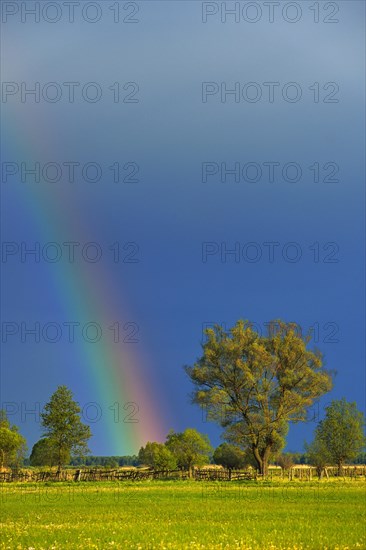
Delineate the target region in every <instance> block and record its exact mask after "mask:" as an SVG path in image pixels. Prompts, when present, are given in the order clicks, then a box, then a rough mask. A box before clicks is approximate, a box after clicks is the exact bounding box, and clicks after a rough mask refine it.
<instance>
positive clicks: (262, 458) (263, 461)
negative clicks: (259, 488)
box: [253, 445, 271, 477]
mask: <svg viewBox="0 0 366 550" xmlns="http://www.w3.org/2000/svg"><path fill="white" fill-rule="evenodd" d="M270 451H271V448H270V447H266V448H265V449H264V451H263V452H262V454H261V453H260V452H259V449H258V447H255V446H254V445H253V455H254V458H255V461H256V463H257V465H258V470H259V473H260V474H261V475H263V476H264V477H266V476H267V475H268V459H269V454H270Z"/></svg>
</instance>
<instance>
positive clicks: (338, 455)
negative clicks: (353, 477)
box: [307, 398, 366, 474]
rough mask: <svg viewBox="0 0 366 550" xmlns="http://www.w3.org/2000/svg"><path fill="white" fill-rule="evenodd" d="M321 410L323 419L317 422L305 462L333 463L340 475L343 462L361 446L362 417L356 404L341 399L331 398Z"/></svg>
mask: <svg viewBox="0 0 366 550" xmlns="http://www.w3.org/2000/svg"><path fill="white" fill-rule="evenodd" d="M325 410H326V414H325V418H324V420H321V421H320V422H319V424H318V426H317V428H316V430H315V437H314V440H313V442H312V443H311V444H310V445H308V446H307V452H308V455H309V461H310V462H312V463H313V464H314V466H317V465H319V466H325V465H326V464H335V465H337V466H338V472H339V474H340V473H341V471H342V467H343V465H344V464H345V463H346V462H350V461H352V460H355V459H356V458H357V456H358V455H359V454H360V452H361V451H363V450H364V448H365V444H366V439H365V435H364V426H365V416H364V414H363V413H362V412H361V411H359V410H358V409H357V405H356V403H354V402H353V403H349V402H347V401H346V399H345V398H343V399H341V400H339V401H337V400H333V401H332V402H331V403H330V405H329V406H328V407H326V409H325Z"/></svg>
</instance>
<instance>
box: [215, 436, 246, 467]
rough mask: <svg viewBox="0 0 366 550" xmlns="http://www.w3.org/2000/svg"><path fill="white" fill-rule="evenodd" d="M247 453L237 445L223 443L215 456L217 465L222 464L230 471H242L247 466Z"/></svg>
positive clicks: (216, 450)
mask: <svg viewBox="0 0 366 550" xmlns="http://www.w3.org/2000/svg"><path fill="white" fill-rule="evenodd" d="M246 459H247V457H246V453H245V452H244V451H242V450H241V449H240V448H239V447H237V446H236V445H230V443H221V445H219V446H218V447H217V448H216V449H215V451H214V454H213V460H214V462H215V464H221V466H224V468H227V469H228V470H234V469H238V470H239V469H240V468H244V467H245V466H246V462H247V460H246Z"/></svg>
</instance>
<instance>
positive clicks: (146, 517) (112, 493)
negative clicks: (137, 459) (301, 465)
mask: <svg viewBox="0 0 366 550" xmlns="http://www.w3.org/2000/svg"><path fill="white" fill-rule="evenodd" d="M1 495H2V505H1V509H2V514H1V520H2V526H1V531H2V535H1V546H0V548H1V549H8V548H9V549H16V548H17V549H28V550H29V549H35V550H41V549H47V550H50V549H73V550H77V549H81V548H95V549H101V550H104V549H129V548H133V549H153V548H158V549H162V548H166V549H179V548H189V549H198V548H200V549H201V548H206V549H209V548H212V549H214V548H226V549H238V548H241V549H243V550H244V549H245V550H249V549H251V550H285V549H286V550H287V549H288V550H305V549H310V550H327V549H328V550H330V549H333V550H335V549H339V550H341V549H342V550H346V549H349V550H351V549H354V548H357V549H365V548H366V528H365V511H366V496H365V484H364V482H361V481H348V482H346V481H342V480H339V481H324V482H321V483H318V482H311V483H309V482H308V483H300V482H282V483H280V482H273V483H268V484H267V483H264V482H261V483H258V484H257V483H255V482H246V483H239V482H238V483H235V482H232V483H222V482H221V483H217V482H186V481H180V482H167V481H166V482H159V481H152V482H140V483H138V482H136V483H133V484H128V483H119V484H118V483H84V484H76V483H73V484H71V483H70V484H64V483H50V484H37V485H35V484H30V483H28V484H6V485H3V486H2V493H1Z"/></svg>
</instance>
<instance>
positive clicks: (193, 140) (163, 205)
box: [2, 1, 365, 454]
mask: <svg viewBox="0 0 366 550" xmlns="http://www.w3.org/2000/svg"><path fill="white" fill-rule="evenodd" d="M28 4H31V2H28ZM81 4H83V3H81ZM84 4H85V3H84ZM112 4H113V3H112V2H110V3H109V2H104V3H101V4H100V6H101V13H102V16H101V19H100V21H98V22H96V23H94V24H92V23H89V22H88V21H85V18H84V19H83V17H82V16H81V15H80V13H79V12H76V15H75V22H74V23H69V22H68V15H67V14H66V13H65V12H63V13H62V14H61V15H62V17H61V19H60V21H58V22H56V23H54V24H51V23H49V22H48V21H47V20H45V19H47V17H48V18H52V17H55V15H53V14H52V12H51V11H50V12H49V14H48V15H47V14H46V15H45V14H43V15H42V13H41V15H40V22H39V23H33V22H32V20H31V19H30V18H26V21H25V22H24V23H22V22H21V15H22V14H21V13H20V12H19V13H17V14H15V15H12V16H10V15H9V16H8V17H7V21H6V24H4V25H3V27H4V33H3V38H2V46H3V47H2V56H3V67H4V69H3V80H4V81H6V82H8V83H9V82H10V83H13V84H10V85H9V87H8V88H6V91H7V92H9V93H8V95H6V97H5V99H4V96H3V100H4V101H5V100H6V102H3V105H2V111H3V121H4V122H3V132H4V138H8V139H7V140H6V141H4V143H3V155H2V157H3V162H7V163H15V165H16V169H17V170H18V172H17V174H15V175H12V173H11V172H12V170H15V168H14V166H15V165H13V164H12V165H10V164H7V165H6V167H5V168H4V169H5V173H6V174H8V176H7V181H4V177H3V218H2V219H3V226H2V232H3V241H5V243H9V242H11V243H15V245H14V246H15V249H14V250H16V253H14V254H13V255H8V256H6V255H5V259H4V256H3V265H2V267H3V273H4V278H3V312H2V318H3V329H4V322H5V323H14V324H15V325H13V326H17V327H18V328H19V332H18V333H17V334H16V335H14V336H10V335H9V336H8V337H6V336H5V337H4V330H3V355H2V381H3V388H2V392H3V393H2V400H3V401H5V402H7V403H10V402H11V403H16V405H14V411H15V410H16V411H17V412H16V413H15V414H13V415H12V419H13V421H14V422H16V423H18V424H20V425H21V430H22V432H23V433H24V434H25V435H26V436H27V438H28V440H29V444H30V445H32V444H33V443H34V441H35V440H36V439H37V438H38V437H39V434H40V431H39V425H38V424H37V423H36V422H34V420H33V419H32V418H31V417H26V418H22V417H21V413H20V411H21V409H22V403H23V404H24V403H25V404H26V405H25V406H26V407H31V406H32V403H34V402H40V403H44V402H45V400H47V399H48V397H49V395H50V394H51V393H52V392H53V391H54V389H55V387H56V386H57V384H60V383H66V384H67V385H69V386H70V387H71V388H72V390H73V392H74V394H75V396H76V397H77V399H78V400H80V402H90V401H92V402H98V403H100V406H101V408H102V409H103V410H104V409H107V408H108V407H109V406H110V405H111V404H112V403H109V402H108V401H106V400H105V395H106V392H104V393H103V396H104V397H103V399H102V397H101V395H102V394H99V393H98V387H97V386H96V384H95V381H94V382H91V381H90V378H91V377H92V375H90V377H89V376H86V375H85V372H88V371H87V368H88V365H87V361H88V359H87V357H86V355H87V354H86V348H88V346H89V348H88V352H87V353H88V354H90V353H91V354H92V353H94V352H93V349H95V350H97V347H98V345H99V344H90V343H88V342H85V338H84V339H83V338H82V337H81V336H77V337H76V341H75V342H74V343H70V342H69V341H67V338H66V337H65V333H63V335H62V338H61V339H60V341H59V342H56V343H54V344H51V343H50V342H48V341H46V339H45V338H44V337H43V338H41V341H40V343H35V342H34V341H32V337H27V338H23V341H22V338H21V323H25V324H26V325H27V324H28V325H29V326H30V325H32V323H33V324H34V323H36V322H39V323H40V325H41V326H44V325H45V324H46V323H48V322H54V323H56V324H59V325H60V326H62V323H64V322H70V321H75V322H80V323H81V324H82V323H86V322H89V321H94V322H96V323H98V324H100V325H103V324H104V323H109V324H112V323H113V322H114V321H116V319H118V318H119V317H120V318H121V319H123V321H124V322H126V320H127V321H130V322H133V323H135V324H136V326H138V328H139V341H138V342H132V343H131V342H124V343H123V344H121V346H122V347H121V348H120V353H121V356H122V357H124V358H125V357H126V355H128V354H129V353H130V350H131V347H132V348H133V351H132V354H134V353H137V354H138V355H139V356H143V357H145V358H146V361H145V362H144V361H142V362H141V363H140V367H139V368H140V371H141V372H140V374H141V375H142V378H143V379H144V380H145V378H144V373H145V374H146V380H147V379H149V380H150V382H149V383H147V382H146V386H147V390H146V391H147V393H148V394H149V407H147V406H145V408H144V405H145V403H143V402H139V407H140V410H141V414H142V416H141V417H140V422H141V424H142V425H145V424H146V425H147V420H148V419H147V417H148V416H149V411H150V412H151V413H152V410H153V409H156V411H157V416H160V418H161V422H160V423H161V429H162V430H163V432H164V430H165V432H166V431H167V430H168V429H169V428H174V429H176V430H182V429H184V428H185V427H188V426H192V427H195V428H197V429H198V430H200V431H203V432H205V433H208V434H209V435H210V437H211V440H212V442H213V443H214V444H215V445H216V444H218V443H219V441H220V440H219V434H220V430H219V429H218V428H216V427H215V426H214V425H211V424H207V423H204V422H202V416H201V412H200V411H199V410H198V409H197V408H195V407H194V406H192V405H190V404H189V398H188V394H189V392H190V391H191V389H192V388H191V385H190V383H189V381H188V380H187V378H186V376H185V374H184V372H183V369H182V366H183V365H185V364H190V363H192V362H193V361H194V360H195V359H196V358H197V357H198V356H199V354H200V341H201V338H202V327H203V325H205V324H207V323H213V322H219V323H225V324H226V325H227V326H228V327H230V326H231V325H232V324H234V323H235V322H236V320H237V319H239V318H246V319H249V320H251V321H253V322H256V323H258V325H259V326H260V327H261V328H262V329H263V330H264V323H266V322H268V321H269V320H271V319H273V318H282V319H284V320H286V321H296V322H298V323H299V325H301V326H302V327H303V329H304V331H307V330H308V329H309V328H310V327H312V326H313V327H315V330H316V340H317V342H316V344H317V346H318V347H319V348H320V349H321V350H322V351H323V353H324V356H325V362H326V365H327V367H328V368H331V369H335V370H336V371H337V376H336V378H335V385H334V389H333V391H332V392H331V394H329V395H327V396H325V398H324V399H323V400H322V406H324V404H326V403H327V402H329V400H330V399H332V398H340V397H342V396H345V397H346V398H347V399H348V400H356V401H357V403H358V404H359V406H360V408H364V389H365V384H364V382H365V379H364V359H365V353H364V352H365V347H364V333H365V325H364V244H365V243H364V145H365V140H364V99H365V97H364V96H365V94H364V75H363V74H364V65H365V64H364V32H365V29H364V4H363V2H357V1H355V2H353V1H347V2H337V3H336V5H337V6H338V7H339V12H338V13H337V14H335V15H332V14H331V12H330V11H329V7H328V8H327V9H326V8H325V3H324V2H320V3H319V5H320V14H319V18H320V20H319V23H315V22H314V17H315V15H316V14H314V12H313V11H311V10H310V9H309V6H310V3H307V2H299V3H297V5H298V6H301V15H300V12H299V16H300V18H299V20H298V21H297V22H293V23H291V22H289V21H286V18H287V19H294V18H295V16H296V13H295V11H291V10H290V11H288V12H287V11H286V8H285V4H288V3H284V2H282V3H281V5H280V9H279V12H278V13H277V12H276V14H275V19H274V22H273V23H270V22H269V21H268V14H267V12H266V9H267V8H266V7H265V5H264V4H263V3H262V2H258V4H259V5H260V6H261V10H262V16H261V18H259V20H258V22H256V23H250V22H248V21H246V20H245V18H244V17H243V15H242V13H243V12H241V16H240V21H239V22H238V23H235V22H234V20H233V18H232V20H231V19H230V18H229V17H228V19H227V22H226V23H222V21H221V14H220V12H219V13H218V14H214V15H212V16H209V17H208V18H207V23H203V22H202V9H205V8H203V7H202V4H201V3H200V2H193V1H192V2H179V1H178V2H170V3H168V2H159V1H157V2H137V5H138V7H139V11H138V13H137V14H136V15H134V16H132V15H131V17H134V18H136V19H137V20H138V22H136V23H132V24H129V23H127V22H125V23H123V22H122V20H121V21H120V22H119V23H113V13H112V12H111V10H109V11H108V9H107V7H108V6H109V5H112ZM125 4H126V3H123V2H121V3H120V6H121V10H122V11H121V13H122V15H123V16H124V17H126V14H127V15H128V13H130V11H129V10H132V8H127V9H124V7H123V6H125ZM231 4H232V3H227V5H228V6H229V5H231ZM245 4H248V3H245V2H244V3H243V2H242V3H240V5H241V7H242V8H243V9H245V8H244V5H245ZM107 5H108V6H107ZM132 5H134V3H132ZM219 5H220V3H215V2H214V3H211V7H212V6H213V8H212V9H213V10H214V11H215V10H216V6H219ZM125 8H126V6H125ZM123 9H124V11H123ZM133 9H134V8H133ZM210 9H211V8H210ZM248 9H249V8H248ZM253 9H254V8H253ZM283 10H285V11H283ZM327 10H328V11H327ZM131 13H132V11H131ZM245 13H246V15H247V18H249V19H250V18H254V17H255V14H254V11H253V12H249V11H248V12H245ZM258 13H259V12H258ZM23 16H24V14H23ZM24 17H25V16H24ZM89 17H94V16H93V14H92V12H90V14H89ZM121 17H122V16H121ZM327 18H328V19H338V20H339V21H338V22H333V23H331V22H328V23H326V22H324V20H325V19H327ZM22 82H23V83H25V86H26V88H27V89H29V88H31V87H36V86H37V84H36V83H39V86H40V96H39V102H35V101H34V96H33V97H32V96H30V95H28V96H27V95H24V97H23V101H22V95H21V91H22V84H21V83H22ZM51 82H52V83H56V85H54V86H53V87H52V85H51V86H49V85H47V83H51ZM65 82H75V83H77V84H75V88H74V92H75V100H74V102H70V96H69V95H68V94H69V90H70V86H69V87H67V86H66V85H65ZM90 82H93V83H95V85H94V86H90V87H89V88H87V89H85V88H84V86H85V83H90ZM116 82H118V83H119V86H120V93H121V96H120V98H121V99H122V101H120V102H118V103H115V102H114V99H115V93H116V90H117V87H116V85H115V84H114V83H116ZM131 82H132V83H135V84H127V83H131ZM14 83H15V84H14ZM203 83H211V84H210V85H205V84H203ZM236 83H237V84H236ZM269 83H272V84H269ZM136 85H137V86H138V89H137V86H136ZM11 86H13V88H12V87H11ZM14 86H15V88H14ZM17 86H18V89H19V91H17ZM123 86H125V89H123ZM110 87H112V89H110ZM202 89H203V90H204V91H205V90H208V91H211V95H204V96H202ZM233 89H236V95H233V94H228V95H226V96H225V90H226V91H230V90H233ZM60 90H61V92H60ZM270 90H272V91H273V94H274V95H273V100H271V98H270V95H269V92H270ZM96 91H97V92H98V91H101V93H102V97H101V99H100V101H97V102H92V101H91V100H88V99H89V98H92V97H93V93H95V92H96ZM57 93H61V96H60V100H59V101H56V102H53V101H52V99H53V98H54V97H56V96H55V94H57ZM83 93H84V96H83ZM89 93H90V96H89V95H88V94H89ZM222 94H223V95H222ZM256 96H257V99H258V101H256V102H254V101H253V98H255V97H256ZM45 97H46V99H45ZM85 97H87V99H85ZM50 98H51V99H50ZM123 99H125V100H126V99H127V100H128V99H130V100H131V99H135V100H136V99H137V102H131V103H128V102H127V103H126V102H123ZM294 99H298V101H294ZM22 162H24V163H25V165H26V166H28V167H29V166H30V165H31V164H32V163H33V164H34V163H35V162H39V163H40V166H41V168H43V167H44V165H45V164H46V163H49V162H53V163H56V164H57V165H58V166H61V167H62V175H61V178H60V180H59V181H57V182H54V183H52V182H51V181H50V179H52V178H55V177H56V176H55V174H56V171H55V170H57V168H55V166H53V167H52V166H51V167H50V169H49V170H50V172H49V173H47V174H48V176H47V174H46V178H44V177H43V176H44V173H43V176H42V174H41V176H40V181H39V182H35V181H34V179H33V176H31V175H27V174H23V175H24V177H23V179H24V180H25V181H23V182H22V181H21V175H22V166H21V164H20V163H22ZM70 162H78V163H80V166H77V168H76V176H75V181H74V182H71V181H70V178H69V177H68V171H67V170H68V169H67V167H66V165H65V164H63V163H70ZM88 162H94V163H97V165H98V166H99V167H100V170H101V177H100V180H99V181H98V182H94V183H93V182H91V181H90V179H93V178H94V172H93V170H94V169H95V167H94V168H93V167H91V168H90V172H84V173H83V172H82V167H83V166H84V165H85V163H88ZM115 162H119V163H120V166H121V173H122V177H125V176H126V175H127V174H131V173H132V172H134V171H135V170H136V165H137V166H138V169H139V170H138V173H137V172H136V174H135V176H132V177H133V178H134V179H136V180H138V181H132V182H125V183H123V182H120V183H114V182H113V174H114V172H112V170H111V169H109V167H110V166H112V165H113V164H114V163H115ZM126 163H134V164H129V165H126ZM204 163H208V164H204ZM68 166H69V165H68ZM271 167H272V169H273V178H272V181H270V179H271V178H270V168H271ZM234 168H235V169H236V175H233V174H230V173H227V174H226V175H225V169H226V170H230V169H234ZM23 171H24V170H23ZM85 174H86V177H85ZM203 174H204V175H205V176H206V177H203ZM204 179H206V180H207V181H203V180H204ZM222 180H223V181H222ZM236 180H238V181H236ZM69 241H73V242H80V243H85V242H95V243H97V244H98V247H99V248H100V249H101V250H102V252H103V254H102V258H101V259H100V261H99V262H97V263H91V262H89V261H86V260H85V258H83V257H82V256H80V254H77V257H76V259H75V262H74V264H72V265H70V263H69V262H68V259H67V257H66V255H65V247H64V245H63V244H62V243H64V242H69ZM22 242H23V243H26V246H27V247H31V246H32V245H34V243H35V242H39V243H40V245H41V247H42V246H44V244H45V243H49V242H53V243H56V245H55V246H56V248H55V249H54V250H56V249H58V248H57V247H61V248H62V250H63V256H62V258H61V259H60V261H59V262H56V263H50V261H45V259H44V257H43V256H42V257H41V261H40V262H39V263H35V262H34V259H33V258H32V257H30V256H26V257H25V261H24V262H22V261H21V259H22V258H21V253H20V252H21V243H22ZM115 242H120V243H121V246H122V247H123V246H127V248H125V249H123V248H122V252H121V254H122V257H123V258H124V259H125V260H126V256H127V255H128V254H131V255H130V256H128V258H130V259H131V258H132V259H133V258H135V259H138V262H137V263H130V262H128V261H125V262H122V263H121V262H120V263H117V264H116V263H115V262H113V253H112V251H111V250H110V249H109V247H110V246H111V245H113V243H115ZM126 243H135V244H134V245H126ZM207 243H210V244H207ZM6 246H10V245H6ZM3 247H4V245H3ZM17 247H19V249H18V248H17ZM128 247H130V248H128ZM233 249H235V250H236V255H234V254H226V255H225V251H230V250H233ZM5 250H6V251H8V252H9V250H10V248H6V249H5ZM14 250H13V251H14ZM18 250H19V251H18ZM54 250H53V251H52V250H51V249H49V254H50V255H52V253H53V252H54ZM270 250H272V251H273V256H270V254H269V252H270ZM3 252H4V248H3ZM90 254H93V250H90ZM128 258H127V259H128ZM255 260H256V261H255ZM86 272H88V273H90V277H91V279H92V280H93V281H94V282H93V284H92V285H91V286H90V287H88V292H89V293H91V294H89V296H90V300H89V299H85V297H84V299H82V298H80V296H79V294H78V293H75V295H73V294H72V293H71V292H69V293H68V291H67V288H69V287H70V285H71V287H70V288H72V287H74V286H75V285H73V281H74V280H75V281H76V283H77V284H76V288H79V289H80V288H81V292H80V295H82V287H83V284H84V281H85V273H86ZM69 279H70V280H69ZM112 288H113V291H112V290H111V289H112ZM86 296H88V294H86ZM94 297H96V303H98V304H99V306H97V305H93V304H94ZM79 300H80V303H79ZM77 304H79V305H77ZM100 304H102V305H100ZM106 311H110V312H113V313H114V314H115V317H113V318H108V317H106ZM9 326H10V325H9V324H8V325H6V327H7V330H10V329H9ZM103 326H104V325H103ZM124 330H125V331H126V332H128V330H129V329H128V327H127V329H124ZM106 332H107V334H108V338H110V336H111V332H108V328H107V329H106ZM4 338H5V340H4ZM93 345H94V346H95V348H92V347H90V346H93ZM113 345H114V344H113V342H111V346H113ZM123 346H124V347H123ZM126 346H129V348H128V351H127V352H126ZM105 349H106V345H105V346H104V348H103V349H102V348H101V351H100V353H101V354H103V353H105ZM103 350H104V351H103ZM89 357H90V355H89ZM124 360H125V361H127V359H124ZM105 361H106V363H108V357H107V356H106V358H105ZM81 363H84V367H83V368H84V370H81V368H80V364H81ZM126 365H127V362H126ZM122 368H123V367H122ZM128 368H130V367H129V366H128V365H127V366H126V369H128ZM100 369H101V372H102V373H103V372H104V371H103V369H105V377H108V376H109V368H108V365H107V364H106V365H104V364H101V365H100ZM144 369H146V371H145V370H144ZM132 376H133V375H132ZM150 383H151V386H149V384H150ZM149 388H150V389H149ZM138 399H139V392H138V391H137V392H136V393H135V394H133V395H132V398H131V399H130V400H132V401H133V400H135V401H136V400H138ZM121 400H122V401H125V400H126V395H125V394H123V395H121ZM322 406H321V407H320V412H321V410H322ZM105 422H107V420H106V417H105V415H104V416H103V418H102V419H101V421H100V422H99V423H98V424H95V425H94V426H93V431H94V432H95V437H94V438H93V440H92V442H91V449H92V452H93V453H95V454H110V453H113V452H118V453H120V454H123V453H124V452H130V451H131V450H132V449H131V447H130V446H129V445H127V444H126V445H124V444H123V438H122V442H121V441H118V442H116V443H115V444H113V441H111V440H107V442H106V440H105V437H104V432H105V430H106V425H105ZM144 423H145V424H144ZM314 425H315V424H314V423H308V424H304V425H301V426H294V427H291V430H290V434H289V438H288V442H289V444H288V447H289V448H290V449H301V448H302V444H303V441H304V439H305V438H307V439H309V438H310V437H311V433H312V429H313V428H314ZM123 429H124V426H121V433H123ZM146 431H147V428H146V429H145V432H146ZM135 450H136V451H137V450H138V449H135Z"/></svg>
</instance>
